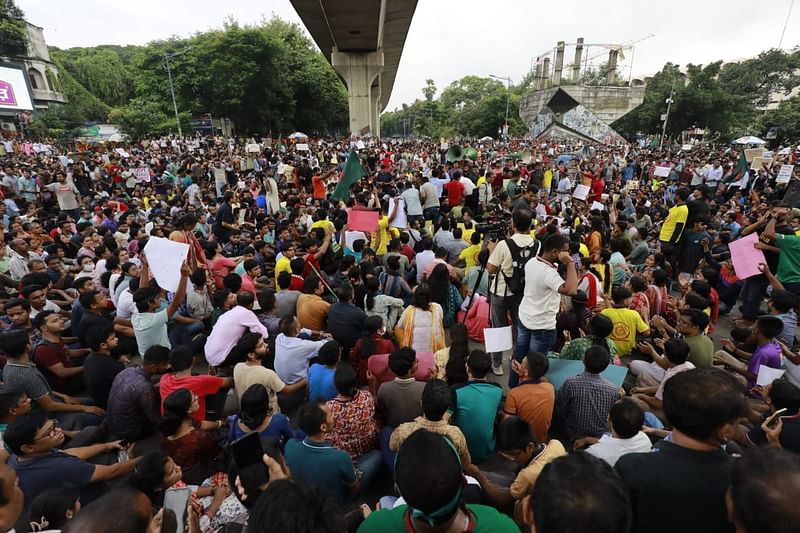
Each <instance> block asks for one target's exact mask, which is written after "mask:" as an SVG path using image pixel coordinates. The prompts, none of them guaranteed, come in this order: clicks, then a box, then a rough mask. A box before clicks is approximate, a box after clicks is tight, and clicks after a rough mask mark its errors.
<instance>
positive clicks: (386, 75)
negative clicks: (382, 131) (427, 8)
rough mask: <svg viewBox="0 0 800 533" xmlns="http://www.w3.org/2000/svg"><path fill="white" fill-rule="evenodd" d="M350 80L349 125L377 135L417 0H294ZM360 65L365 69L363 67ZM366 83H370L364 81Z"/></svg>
mask: <svg viewBox="0 0 800 533" xmlns="http://www.w3.org/2000/svg"><path fill="white" fill-rule="evenodd" d="M291 2H292V5H293V6H294V8H295V10H296V11H297V14H298V15H299V16H300V19H301V20H302V21H303V24H305V26H306V28H307V29H308V31H309V33H310V34H311V37H312V38H313V39H314V42H316V43H317V46H319V49H320V50H321V51H322V53H323V54H324V55H325V57H326V58H327V59H328V61H329V62H330V63H331V65H333V67H334V69H336V72H337V74H339V76H340V77H341V78H342V80H343V81H344V82H345V84H346V85H347V89H348V92H349V98H350V102H349V106H350V131H351V133H354V134H359V133H362V132H363V130H364V129H365V128H367V127H368V128H369V130H370V131H371V132H372V133H373V134H376V135H378V134H379V128H380V122H379V120H378V118H379V115H380V112H381V111H383V109H384V108H385V107H386V103H387V102H388V101H389V98H390V97H391V94H392V88H393V87H394V80H395V76H396V75H397V67H398V65H399V64H400V57H401V55H402V53H403V46H404V45H405V40H406V35H407V34H408V28H409V26H410V25H411V19H412V17H413V16H414V11H415V10H416V7H417V0H391V1H389V0H362V1H360V2H353V1H352V0H291ZM359 70H360V71H359ZM365 83H368V84H369V85H368V86H367V87H365Z"/></svg>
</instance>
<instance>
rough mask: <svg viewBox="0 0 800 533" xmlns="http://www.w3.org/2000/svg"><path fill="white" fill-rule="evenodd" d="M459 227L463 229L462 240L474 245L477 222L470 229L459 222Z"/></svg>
mask: <svg viewBox="0 0 800 533" xmlns="http://www.w3.org/2000/svg"><path fill="white" fill-rule="evenodd" d="M458 227H459V228H461V240H463V241H464V242H465V243H467V244H472V234H473V233H475V222H473V223H472V227H471V228H470V229H467V228H466V227H465V226H464V223H463V222H459V223H458Z"/></svg>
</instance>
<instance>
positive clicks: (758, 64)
mask: <svg viewBox="0 0 800 533" xmlns="http://www.w3.org/2000/svg"><path fill="white" fill-rule="evenodd" d="M719 81H720V83H721V84H722V86H723V87H725V89H726V90H727V91H728V92H730V93H731V94H734V95H737V96H742V97H745V98H747V100H749V101H750V102H751V103H752V104H753V105H755V106H757V107H765V106H766V105H767V104H768V103H769V100H770V96H771V95H772V94H773V93H783V92H789V91H791V90H792V89H793V88H794V87H796V86H797V85H799V84H800V52H794V53H787V52H784V51H782V50H777V49H774V48H773V49H771V50H767V51H766V52H761V53H760V54H758V56H757V57H754V58H752V59H746V60H744V61H740V62H738V63H726V64H725V65H724V66H723V67H722V70H721V71H720V73H719Z"/></svg>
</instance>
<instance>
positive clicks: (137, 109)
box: [109, 98, 177, 139]
mask: <svg viewBox="0 0 800 533" xmlns="http://www.w3.org/2000/svg"><path fill="white" fill-rule="evenodd" d="M109 118H110V119H111V120H112V121H113V122H115V123H117V124H119V127H120V129H121V130H122V131H123V133H125V134H127V135H129V136H130V137H132V138H134V139H141V138H143V137H147V136H151V135H162V134H164V133H167V132H169V131H170V129H173V130H176V129H177V127H176V126H175V121H174V118H171V117H170V116H169V115H167V114H166V113H164V111H163V109H162V106H161V105H160V104H159V103H158V102H154V101H152V100H145V99H140V98H135V99H133V100H131V101H130V103H129V104H128V105H126V106H124V107H121V108H118V109H115V110H114V111H112V112H111V113H110V115H109Z"/></svg>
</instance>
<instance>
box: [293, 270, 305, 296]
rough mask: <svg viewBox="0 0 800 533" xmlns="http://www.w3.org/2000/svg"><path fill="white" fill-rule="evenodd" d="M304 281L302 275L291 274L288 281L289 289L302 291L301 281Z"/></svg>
mask: <svg viewBox="0 0 800 533" xmlns="http://www.w3.org/2000/svg"><path fill="white" fill-rule="evenodd" d="M304 282H305V280H304V278H303V276H295V275H294V274H292V281H290V282H289V290H290V291H300V292H303V283H304Z"/></svg>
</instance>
